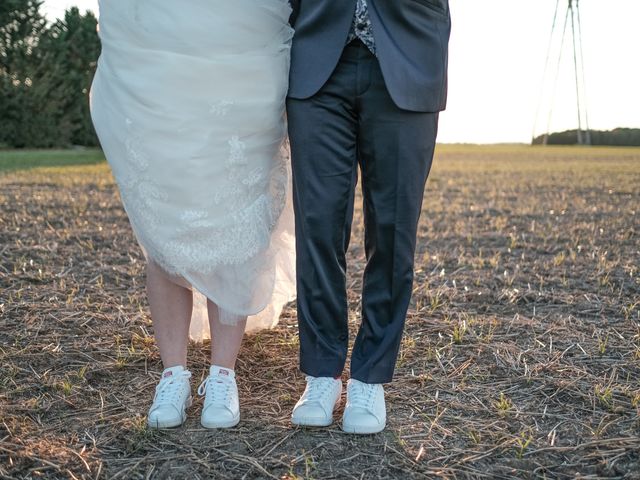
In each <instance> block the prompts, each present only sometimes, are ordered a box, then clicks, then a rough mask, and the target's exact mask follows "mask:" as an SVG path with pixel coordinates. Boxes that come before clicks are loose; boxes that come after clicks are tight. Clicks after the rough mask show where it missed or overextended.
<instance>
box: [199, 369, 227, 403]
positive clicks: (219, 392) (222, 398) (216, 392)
mask: <svg viewBox="0 0 640 480" xmlns="http://www.w3.org/2000/svg"><path fill="white" fill-rule="evenodd" d="M210 383H211V384H215V385H209V384H210ZM231 384H232V381H231V380H230V379H228V378H224V377H211V376H208V377H207V378H205V379H204V381H203V382H202V383H201V384H200V386H199V387H198V395H200V396H204V395H206V393H207V391H208V392H209V395H207V397H206V399H205V402H206V403H207V405H223V406H225V407H227V406H228V405H229V400H230V399H231ZM217 387H219V388H217ZM222 387H224V388H222Z"/></svg>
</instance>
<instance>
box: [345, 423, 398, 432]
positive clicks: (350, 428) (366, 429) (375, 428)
mask: <svg viewBox="0 0 640 480" xmlns="http://www.w3.org/2000/svg"><path fill="white" fill-rule="evenodd" d="M386 426H387V423H386V422H385V423H383V424H381V425H375V426H373V427H363V426H361V425H349V424H345V423H344V422H343V423H342V431H343V432H345V433H350V434H354V435H373V434H376V433H380V432H382V431H383V430H384V429H385V428H386Z"/></svg>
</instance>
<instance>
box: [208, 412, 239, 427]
mask: <svg viewBox="0 0 640 480" xmlns="http://www.w3.org/2000/svg"><path fill="white" fill-rule="evenodd" d="M238 423H240V415H238V416H237V417H236V418H233V419H231V420H229V421H226V422H206V421H204V420H202V419H200V424H201V425H202V426H203V427H204V428H206V429H209V430H213V429H216V428H231V427H235V426H236V425H238Z"/></svg>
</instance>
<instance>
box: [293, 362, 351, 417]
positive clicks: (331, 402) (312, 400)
mask: <svg viewBox="0 0 640 480" xmlns="http://www.w3.org/2000/svg"><path fill="white" fill-rule="evenodd" d="M341 395H342V380H340V379H339V378H332V377H312V376H311V375H308V376H307V387H306V388H305V390H304V393H303V394H302V397H300V400H298V403H296V406H295V407H293V413H292V414H291V423H293V424H294V425H300V426H303V427H328V426H329V425H331V424H332V423H333V410H334V409H335V408H336V405H338V403H340V397H341Z"/></svg>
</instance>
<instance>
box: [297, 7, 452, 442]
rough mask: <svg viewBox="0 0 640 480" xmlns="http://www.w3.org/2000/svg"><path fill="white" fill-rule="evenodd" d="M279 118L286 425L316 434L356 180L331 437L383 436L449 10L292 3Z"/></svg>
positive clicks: (327, 401) (442, 99)
mask: <svg viewBox="0 0 640 480" xmlns="http://www.w3.org/2000/svg"><path fill="white" fill-rule="evenodd" d="M292 7H293V14H292V17H291V24H292V26H293V27H294V28H295V30H296V33H295V36H294V39H293V47H292V53H291V55H292V58H291V76H290V90H289V98H288V100H287V111H288V118H289V136H290V142H291V153H292V167H293V183H294V187H293V188H294V192H293V194H294V207H295V213H296V236H297V271H298V282H297V284H298V321H299V327H300V367H301V370H302V371H303V372H304V373H305V374H306V375H307V387H306V390H305V393H304V394H303V396H302V398H301V399H300V401H299V402H298V404H297V405H296V407H295V408H294V411H293V414H292V421H293V423H294V424H297V425H305V426H326V425H330V424H331V423H332V421H333V410H334V408H335V406H336V404H337V403H338V402H339V400H340V398H341V393H342V383H341V381H340V376H341V375H342V371H343V369H344V365H345V362H346V359H347V347H348V339H349V336H348V334H349V331H348V323H347V320H348V307H347V295H346V282H345V271H346V261H345V254H346V251H347V247H348V244H349V237H350V233H351V221H352V216H353V208H354V191H355V185H356V181H357V178H358V167H359V169H360V172H361V177H362V191H363V196H364V202H363V203H364V205H363V206H364V221H365V250H366V256H367V265H366V268H365V272H364V281H363V292H362V324H361V326H360V329H359V331H358V334H357V337H356V340H355V344H354V348H353V353H352V356H351V378H350V380H349V383H348V385H347V405H346V408H345V411H344V415H343V419H342V420H343V421H342V427H343V429H344V430H345V431H347V432H351V433H376V432H379V431H381V430H382V429H384V427H385V424H386V408H385V402H384V389H383V386H382V384H384V383H388V382H390V381H391V380H392V377H393V372H394V368H395V364H396V359H397V355H398V351H399V348H400V342H401V339H402V332H403V329H404V323H405V317H406V313H407V308H408V306H409V302H410V299H411V291H412V283H413V264H414V252H415V247H416V233H417V227H418V220H419V217H420V211H421V208H422V198H423V194H424V187H425V183H426V180H427V176H428V174H429V170H430V167H431V162H432V158H433V151H434V147H435V141H436V133H437V128H438V112H439V111H441V110H443V109H444V108H445V103H446V96H447V55H448V43H449V34H450V29H451V21H450V16H449V5H448V0H292Z"/></svg>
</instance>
